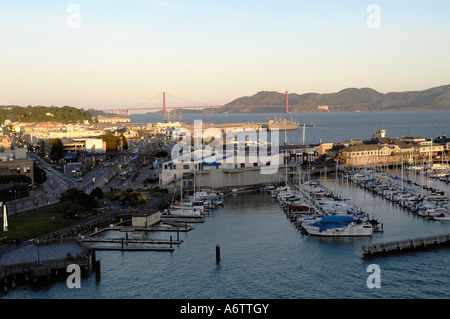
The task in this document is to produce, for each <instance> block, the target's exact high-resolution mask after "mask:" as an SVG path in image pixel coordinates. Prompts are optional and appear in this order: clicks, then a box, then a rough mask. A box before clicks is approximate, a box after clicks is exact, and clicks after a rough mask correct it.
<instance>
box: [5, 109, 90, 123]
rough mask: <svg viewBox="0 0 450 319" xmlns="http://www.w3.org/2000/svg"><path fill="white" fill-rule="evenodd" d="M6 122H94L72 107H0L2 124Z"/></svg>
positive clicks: (82, 110)
mask: <svg viewBox="0 0 450 319" xmlns="http://www.w3.org/2000/svg"><path fill="white" fill-rule="evenodd" d="M6 120H10V121H11V122H34V123H39V122H47V121H51V122H60V123H83V122H84V121H88V122H92V115H91V114H90V113H89V112H88V111H86V110H84V109H78V108H75V107H71V106H63V107H56V106H41V105H38V106H31V105H29V106H26V107H24V106H17V105H3V106H0V123H4V122H5V121H6Z"/></svg>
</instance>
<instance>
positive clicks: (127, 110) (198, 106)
mask: <svg viewBox="0 0 450 319" xmlns="http://www.w3.org/2000/svg"><path fill="white" fill-rule="evenodd" d="M166 95H168V96H170V97H173V98H176V99H179V100H183V101H185V102H188V103H192V104H193V105H188V106H168V105H167V103H166V102H167V101H166ZM161 96H162V105H161V106H145V107H143V105H144V104H146V103H149V102H152V101H154V100H156V99H157V98H161ZM345 106H347V105H322V106H320V105H289V93H288V92H287V91H286V104H282V105H261V104H258V105H247V104H239V105H208V104H204V103H199V102H194V101H190V100H188V99H185V98H181V97H178V96H175V95H173V94H170V93H167V92H162V93H159V94H158V95H156V96H154V97H152V98H150V99H147V100H145V101H143V102H141V103H139V104H137V105H135V106H133V107H129V108H115V109H103V110H101V111H103V112H106V113H114V114H117V115H121V114H123V115H126V116H130V114H131V111H149V110H156V111H158V110H159V111H160V110H162V111H163V114H164V116H167V113H168V112H169V111H170V110H176V109H207V108H224V107H226V108H229V107H239V108H275V107H278V108H283V109H285V110H286V113H290V112H289V108H290V107H291V108H292V107H295V108H302V109H305V110H308V109H309V110H310V111H312V110H325V111H341V110H342V109H343V108H344V107H345Z"/></svg>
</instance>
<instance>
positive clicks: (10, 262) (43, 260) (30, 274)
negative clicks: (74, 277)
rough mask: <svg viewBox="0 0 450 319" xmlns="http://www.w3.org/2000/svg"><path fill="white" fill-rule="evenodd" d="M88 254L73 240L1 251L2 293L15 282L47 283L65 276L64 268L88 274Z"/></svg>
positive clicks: (0, 282) (87, 251)
mask: <svg viewBox="0 0 450 319" xmlns="http://www.w3.org/2000/svg"><path fill="white" fill-rule="evenodd" d="M89 258H90V251H89V249H88V248H87V247H86V246H85V245H84V244H83V243H81V242H79V241H77V240H58V241H43V242H39V243H37V242H34V243H23V244H21V245H18V246H17V247H16V246H6V247H2V249H1V254H0V286H1V287H2V288H3V290H6V289H7V287H9V286H11V285H15V282H16V281H23V280H25V281H30V282H36V281H37V280H39V279H45V280H48V279H50V278H52V277H55V276H56V274H58V273H60V274H61V273H62V274H64V273H66V269H67V266H68V265H71V264H77V265H78V266H80V268H81V270H82V271H83V272H86V271H88V270H89V266H90V260H89Z"/></svg>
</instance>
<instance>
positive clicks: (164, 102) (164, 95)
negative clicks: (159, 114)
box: [163, 92, 166, 117]
mask: <svg viewBox="0 0 450 319" xmlns="http://www.w3.org/2000/svg"><path fill="white" fill-rule="evenodd" d="M163 113H164V117H165V116H166V92H163Z"/></svg>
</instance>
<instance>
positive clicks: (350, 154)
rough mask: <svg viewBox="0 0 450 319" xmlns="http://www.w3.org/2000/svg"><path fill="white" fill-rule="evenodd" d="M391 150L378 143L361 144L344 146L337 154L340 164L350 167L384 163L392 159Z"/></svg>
mask: <svg viewBox="0 0 450 319" xmlns="http://www.w3.org/2000/svg"><path fill="white" fill-rule="evenodd" d="M391 155H392V150H391V149H390V148H389V147H387V146H385V145H380V144H362V145H352V146H348V147H345V148H343V149H342V150H341V153H340V154H339V156H338V159H339V162H340V163H341V164H344V165H347V166H352V167H364V166H373V165H383V164H384V165H386V164H389V163H391V162H392V161H393V159H392V158H390V156H391Z"/></svg>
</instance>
